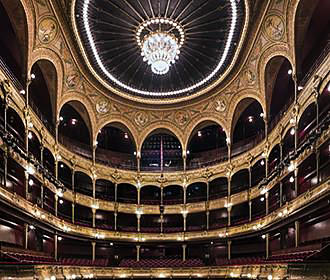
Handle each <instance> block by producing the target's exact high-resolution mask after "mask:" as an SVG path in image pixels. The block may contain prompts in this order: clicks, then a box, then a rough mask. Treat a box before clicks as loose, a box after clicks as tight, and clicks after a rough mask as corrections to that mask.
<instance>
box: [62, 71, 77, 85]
mask: <svg viewBox="0 0 330 280" xmlns="http://www.w3.org/2000/svg"><path fill="white" fill-rule="evenodd" d="M79 80H80V77H79V74H78V73H76V72H74V73H71V74H69V75H68V76H67V77H66V78H65V83H66V86H67V87H68V88H70V89H73V88H76V87H77V85H78V83H79Z"/></svg>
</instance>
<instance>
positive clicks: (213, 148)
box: [187, 121, 228, 169]
mask: <svg viewBox="0 0 330 280" xmlns="http://www.w3.org/2000/svg"><path fill="white" fill-rule="evenodd" d="M226 139H227V136H226V132H225V130H224V129H223V128H222V127H221V125H219V124H218V123H215V122H214V121H204V122H202V123H199V124H198V125H197V126H196V127H195V128H194V130H193V131H192V133H191V135H190V136H189V141H188V145H187V168H188V169H193V168H201V167H205V166H208V165H213V164H216V163H219V162H222V161H224V160H227V159H228V147H227V142H226Z"/></svg>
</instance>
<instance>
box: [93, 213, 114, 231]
mask: <svg viewBox="0 0 330 280" xmlns="http://www.w3.org/2000/svg"><path fill="white" fill-rule="evenodd" d="M95 226H96V227H97V228H100V229H107V230H113V229H114V227H115V215H114V212H110V211H104V210H100V209H97V210H96V213H95Z"/></svg>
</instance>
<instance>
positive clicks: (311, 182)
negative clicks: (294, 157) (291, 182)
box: [297, 153, 318, 195]
mask: <svg viewBox="0 0 330 280" xmlns="http://www.w3.org/2000/svg"><path fill="white" fill-rule="evenodd" d="M316 169H317V168H316V154H315V153H313V154H311V155H310V156H309V157H308V158H306V159H305V160H304V161H303V162H302V163H301V164H300V165H299V166H298V174H297V179H298V195H299V194H302V193H304V192H306V191H308V190H309V189H311V188H313V187H314V186H316V185H317V184H318V178H317V170H316Z"/></svg>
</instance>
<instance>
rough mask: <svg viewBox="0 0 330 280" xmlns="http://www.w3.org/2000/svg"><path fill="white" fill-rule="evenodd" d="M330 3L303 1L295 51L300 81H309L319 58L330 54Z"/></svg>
mask: <svg viewBox="0 0 330 280" xmlns="http://www.w3.org/2000/svg"><path fill="white" fill-rule="evenodd" d="M329 10H330V2H329V1H328V0H315V1H309V0H301V1H300V2H299V5H298V9H297V13H296V18H295V35H296V36H295V50H296V61H297V75H298V81H301V80H302V79H303V80H304V82H306V81H307V79H306V77H305V76H308V77H309V76H310V75H309V74H308V73H309V70H310V69H311V68H312V66H313V64H314V63H316V62H317V61H318V58H319V57H321V56H322V54H323V53H325V55H326V54H327V53H328V52H329V43H330V40H329V38H330V28H329V27H330V20H329Z"/></svg>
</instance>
